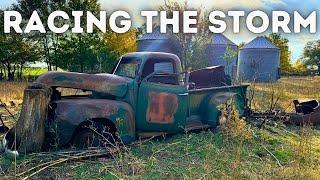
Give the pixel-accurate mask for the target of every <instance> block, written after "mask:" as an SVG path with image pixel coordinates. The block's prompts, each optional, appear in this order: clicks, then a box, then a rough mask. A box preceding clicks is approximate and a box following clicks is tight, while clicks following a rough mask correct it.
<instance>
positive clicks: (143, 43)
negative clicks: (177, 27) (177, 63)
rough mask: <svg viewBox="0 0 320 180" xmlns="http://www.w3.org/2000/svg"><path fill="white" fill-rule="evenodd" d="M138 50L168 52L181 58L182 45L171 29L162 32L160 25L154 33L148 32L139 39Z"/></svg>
mask: <svg viewBox="0 0 320 180" xmlns="http://www.w3.org/2000/svg"><path fill="white" fill-rule="evenodd" d="M137 44H138V52H166V53H172V54H175V55H177V56H179V57H180V58H181V54H182V46H181V45H180V43H179V41H178V40H177V39H176V38H175V37H174V35H173V34H172V33H170V30H167V33H166V34H164V33H161V32H160V27H159V26H158V27H156V28H155V29H154V30H153V32H152V33H149V34H148V33H146V34H144V35H142V36H141V38H139V39H138V41H137Z"/></svg>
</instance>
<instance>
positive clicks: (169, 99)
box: [147, 92, 178, 124]
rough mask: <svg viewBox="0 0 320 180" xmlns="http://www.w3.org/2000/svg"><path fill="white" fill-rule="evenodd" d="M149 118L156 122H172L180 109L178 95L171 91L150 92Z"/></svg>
mask: <svg viewBox="0 0 320 180" xmlns="http://www.w3.org/2000/svg"><path fill="white" fill-rule="evenodd" d="M149 98H150V101H149V104H148V109H147V120H148V121H150V122H154V123H160V124H168V123H172V122H173V119H174V117H173V116H174V114H175V113H176V112H177V109H178V97H177V95H175V94H170V93H156V92H149Z"/></svg>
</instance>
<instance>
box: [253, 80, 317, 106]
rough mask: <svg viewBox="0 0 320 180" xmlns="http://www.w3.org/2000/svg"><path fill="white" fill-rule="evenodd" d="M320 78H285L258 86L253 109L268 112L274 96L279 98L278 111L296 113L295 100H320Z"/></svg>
mask: <svg viewBox="0 0 320 180" xmlns="http://www.w3.org/2000/svg"><path fill="white" fill-rule="evenodd" d="M319 84H320V77H285V78H281V79H280V80H279V81H278V82H276V83H273V84H266V83H260V84H256V85H255V87H253V88H254V89H256V92H255V97H254V102H253V107H254V108H255V109H259V110H268V109H269V107H270V104H271V99H272V95H273V96H274V98H279V101H278V103H277V107H276V108H277V109H282V110H287V111H294V106H293V104H292V101H293V100H294V99H302V100H303V99H305V100H308V99H320V86H319Z"/></svg>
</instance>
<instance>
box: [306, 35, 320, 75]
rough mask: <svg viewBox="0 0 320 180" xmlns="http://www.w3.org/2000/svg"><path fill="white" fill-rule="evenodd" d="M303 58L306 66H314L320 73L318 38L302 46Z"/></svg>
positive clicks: (319, 44) (319, 42)
mask: <svg viewBox="0 0 320 180" xmlns="http://www.w3.org/2000/svg"><path fill="white" fill-rule="evenodd" d="M303 55H304V60H305V64H306V65H308V66H316V67H317V68H318V73H319V74H320V40H317V41H311V42H308V43H307V45H306V47H305V48H304V53H303Z"/></svg>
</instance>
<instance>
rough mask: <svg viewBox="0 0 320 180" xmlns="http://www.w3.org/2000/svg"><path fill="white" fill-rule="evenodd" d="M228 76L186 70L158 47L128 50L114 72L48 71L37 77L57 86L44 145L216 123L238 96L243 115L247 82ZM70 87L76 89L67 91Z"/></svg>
mask: <svg viewBox="0 0 320 180" xmlns="http://www.w3.org/2000/svg"><path fill="white" fill-rule="evenodd" d="M224 79H225V75H224V71H223V67H208V68H205V69H200V70H197V71H193V72H191V73H183V72H182V68H181V62H180V60H179V58H178V57H177V56H176V55H173V54H168V53H157V52H153V53H151V52H143V53H131V54H126V55H124V56H122V57H121V58H120V60H119V61H118V63H117V65H116V67H115V68H114V70H113V74H96V75H93V74H82V73H73V72H49V73H46V74H44V75H42V76H40V77H39V78H38V79H37V80H36V83H40V84H44V85H46V86H48V87H50V88H51V89H52V95H51V96H50V98H51V99H50V104H49V107H48V112H47V114H48V115H47V120H46V122H45V136H46V140H45V141H46V142H50V143H44V145H43V146H48V145H49V144H50V145H52V143H53V142H56V144H58V145H59V146H63V145H69V144H74V145H76V146H78V147H79V146H85V144H87V142H90V145H93V146H96V145H98V144H99V143H97V142H98V141H101V140H102V139H109V140H110V136H112V139H113V140H114V141H122V142H123V143H130V142H132V141H134V140H136V139H137V138H141V137H142V138H145V137H152V136H157V135H163V134H172V133H180V132H185V131H190V130H194V129H203V128H214V127H216V126H217V125H219V115H220V112H219V108H218V107H219V106H220V105H223V104H224V103H225V102H226V101H227V100H229V99H233V101H234V103H235V106H236V108H237V110H238V112H239V114H240V115H244V112H245V108H246V89H247V86H246V85H244V86H230V85H227V84H225V83H226V81H225V80H224ZM66 89H72V90H73V91H70V92H74V93H71V94H70V93H69V94H67V95H64V92H63V91H65V90H66ZM95 134H99V135H95ZM101 135H102V136H104V137H105V138H103V137H101ZM53 140H54V141H53ZM113 140H110V141H113ZM8 141H9V139H7V141H6V142H5V143H7V144H8Z"/></svg>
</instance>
